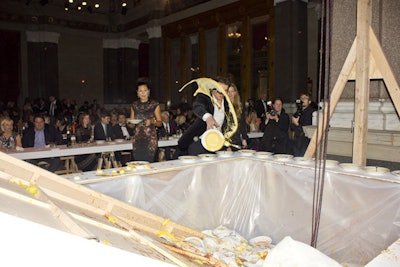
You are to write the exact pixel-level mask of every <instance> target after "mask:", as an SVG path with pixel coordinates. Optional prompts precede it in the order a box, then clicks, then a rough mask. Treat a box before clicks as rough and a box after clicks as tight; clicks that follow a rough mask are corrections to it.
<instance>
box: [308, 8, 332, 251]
mask: <svg viewBox="0 0 400 267" xmlns="http://www.w3.org/2000/svg"><path fill="white" fill-rule="evenodd" d="M332 6H333V0H322V3H321V37H320V55H319V74H318V75H319V81H318V97H317V99H318V102H319V103H321V102H322V103H324V106H323V108H324V112H323V114H322V116H323V117H322V125H328V123H329V119H330V118H329V114H330V111H329V109H330V90H329V85H330V67H331V43H332V33H331V26H332V10H333V8H332ZM322 94H323V97H322ZM324 114H326V116H325V115H324ZM319 116H321V114H320V112H318V113H317V121H318V122H319V121H320V118H319ZM322 128H323V129H325V130H324V132H323V133H322V135H321V136H322V140H321V142H320V143H319V144H318V146H317V148H316V153H315V158H316V160H315V169H314V191H313V210H312V229H311V246H312V247H314V248H316V247H317V240H318V230H319V224H320V219H321V209H322V199H323V191H324V181H325V160H326V154H327V146H328V130H327V128H325V127H322ZM317 136H319V127H317Z"/></svg>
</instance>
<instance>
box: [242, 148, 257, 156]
mask: <svg viewBox="0 0 400 267" xmlns="http://www.w3.org/2000/svg"><path fill="white" fill-rule="evenodd" d="M255 152H256V151H255V150H251V149H241V150H239V153H240V155H242V156H253V155H254V153H255Z"/></svg>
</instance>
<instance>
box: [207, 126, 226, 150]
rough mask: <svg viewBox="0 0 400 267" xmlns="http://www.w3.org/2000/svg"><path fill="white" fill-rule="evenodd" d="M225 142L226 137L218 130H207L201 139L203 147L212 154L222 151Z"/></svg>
mask: <svg viewBox="0 0 400 267" xmlns="http://www.w3.org/2000/svg"><path fill="white" fill-rule="evenodd" d="M224 142H225V139H224V136H223V135H222V133H221V132H220V131H218V130H217V129H210V130H207V131H205V132H204V133H203V135H202V137H201V145H202V146H203V147H204V148H205V149H207V150H208V151H211V152H215V151H218V150H220V149H221V148H222V147H223V145H224Z"/></svg>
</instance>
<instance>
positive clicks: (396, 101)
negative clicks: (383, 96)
mask: <svg viewBox="0 0 400 267" xmlns="http://www.w3.org/2000/svg"><path fill="white" fill-rule="evenodd" d="M357 11H358V13H357V14H358V15H357V37H356V38H355V40H354V42H353V45H352V46H351V48H350V51H349V53H348V55H347V58H346V60H345V62H344V65H343V67H342V70H341V72H340V74H339V77H338V79H337V81H336V83H335V86H334V88H333V90H332V92H331V98H330V102H329V103H325V106H324V110H323V112H322V115H321V116H320V118H319V122H318V125H317V130H316V131H315V132H314V133H313V136H312V138H311V142H310V144H309V146H308V148H307V150H306V152H305V156H306V157H313V156H314V154H315V151H316V148H317V144H319V143H320V142H321V139H322V136H323V135H324V133H325V131H326V130H327V127H328V125H329V121H328V110H329V117H331V116H332V114H333V112H334V110H335V108H336V105H337V103H338V102H339V99H340V96H341V95H342V93H343V89H344V87H345V85H346V83H347V81H348V80H354V78H355V79H356V92H355V105H354V108H355V112H354V113H355V128H354V136H353V163H357V164H360V165H362V166H365V164H366V155H367V153H366V150H367V142H366V141H367V138H366V136H367V132H368V118H367V116H368V104H369V83H370V79H383V81H384V82H385V85H386V88H387V89H388V92H389V95H390V97H391V99H392V102H393V105H394V107H395V109H396V112H397V115H398V116H400V89H399V85H398V83H397V81H396V78H395V76H394V74H393V71H392V69H391V68H390V65H389V63H388V61H387V59H386V56H385V54H384V52H383V50H382V47H381V45H380V43H379V41H378V39H377V38H376V35H375V33H374V31H373V29H372V28H371V21H370V20H371V19H370V17H371V1H370V0H358V4H357Z"/></svg>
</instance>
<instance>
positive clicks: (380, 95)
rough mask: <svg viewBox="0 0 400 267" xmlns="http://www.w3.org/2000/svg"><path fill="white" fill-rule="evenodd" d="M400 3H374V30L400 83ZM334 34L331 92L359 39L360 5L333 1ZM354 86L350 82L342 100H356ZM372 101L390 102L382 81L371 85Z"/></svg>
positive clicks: (382, 0) (379, 0)
mask: <svg viewBox="0 0 400 267" xmlns="http://www.w3.org/2000/svg"><path fill="white" fill-rule="evenodd" d="M399 10H400V1H398V0H372V28H373V30H374V32H375V34H376V36H377V37H378V40H379V41H380V43H381V46H382V48H383V51H384V53H385V56H386V58H387V59H388V62H389V65H390V66H391V68H392V71H393V73H394V76H395V77H397V82H399V78H398V77H400V57H399V43H400V31H399V25H400V16H399V15H398V14H399ZM333 25H334V27H333V31H332V34H333V36H332V56H331V58H332V59H331V60H332V71H331V86H330V87H331V88H333V86H334V84H335V83H336V81H337V79H338V75H339V72H340V70H341V68H342V67H343V64H344V61H345V59H346V57H347V54H348V52H349V50H350V47H351V44H352V42H353V40H354V39H355V36H356V26H357V1H348V0H337V1H334V10H333ZM354 87H355V83H354V82H348V83H347V85H346V88H345V90H344V92H343V94H342V99H343V100H349V101H353V100H354ZM370 98H371V99H375V100H377V99H385V101H389V99H388V94H387V90H386V87H385V85H384V83H383V82H381V81H372V82H371V84H370Z"/></svg>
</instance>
